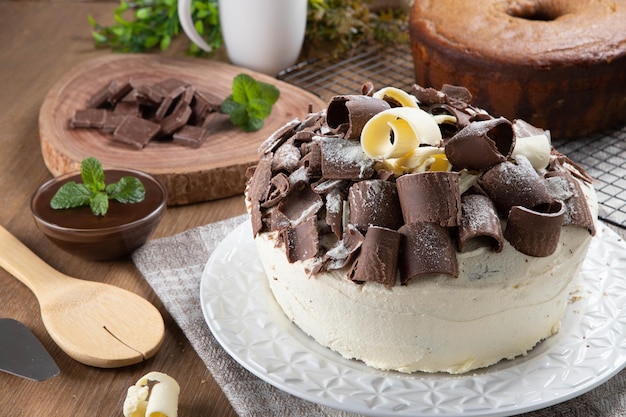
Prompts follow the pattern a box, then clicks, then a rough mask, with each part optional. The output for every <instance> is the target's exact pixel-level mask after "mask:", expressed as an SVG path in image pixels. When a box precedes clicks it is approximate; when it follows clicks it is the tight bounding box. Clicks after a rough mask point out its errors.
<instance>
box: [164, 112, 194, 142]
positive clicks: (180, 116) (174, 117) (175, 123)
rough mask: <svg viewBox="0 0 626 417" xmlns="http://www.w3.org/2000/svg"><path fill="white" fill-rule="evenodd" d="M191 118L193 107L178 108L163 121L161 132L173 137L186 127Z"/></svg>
mask: <svg viewBox="0 0 626 417" xmlns="http://www.w3.org/2000/svg"><path fill="white" fill-rule="evenodd" d="M189 117H191V107H189V106H188V105H184V106H181V107H177V108H176V109H175V110H174V111H173V112H172V114H170V115H169V116H167V117H166V118H164V119H163V120H162V121H161V131H162V132H163V134H164V135H171V134H173V133H174V132H175V131H177V130H178V129H180V128H181V127H183V126H185V124H186V123H187V121H188V120H189Z"/></svg>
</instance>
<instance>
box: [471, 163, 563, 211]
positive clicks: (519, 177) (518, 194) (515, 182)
mask: <svg viewBox="0 0 626 417" xmlns="http://www.w3.org/2000/svg"><path fill="white" fill-rule="evenodd" d="M516 160H517V163H515V162H510V161H507V162H503V163H501V164H498V165H496V166H495V167H493V168H491V169H490V170H489V171H487V172H485V173H484V174H483V175H482V176H481V177H480V178H479V180H478V184H479V185H480V187H481V188H482V189H483V190H484V191H485V193H486V194H487V196H489V198H491V200H493V202H494V203H495V205H496V208H497V209H498V213H499V214H500V215H501V216H505V217H506V216H507V215H508V213H509V210H510V209H511V207H513V206H522V207H526V208H529V209H533V208H534V207H537V206H539V205H541V204H547V203H550V202H552V200H553V198H552V197H551V196H550V194H549V193H548V190H547V189H546V186H545V184H544V182H543V179H542V178H541V177H540V176H539V174H537V172H536V171H535V170H534V168H533V167H532V165H531V164H530V162H528V159H527V158H526V157H525V156H523V155H518V156H517V157H516Z"/></svg>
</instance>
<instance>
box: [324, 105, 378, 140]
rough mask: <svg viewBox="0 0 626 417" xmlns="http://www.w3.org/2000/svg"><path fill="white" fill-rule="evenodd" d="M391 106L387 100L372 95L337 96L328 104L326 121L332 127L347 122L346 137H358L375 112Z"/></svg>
mask: <svg viewBox="0 0 626 417" xmlns="http://www.w3.org/2000/svg"><path fill="white" fill-rule="evenodd" d="M389 108H390V106H389V104H388V103H387V102H386V101H384V100H381V99H377V98H373V97H370V96H364V95H346V96H335V97H333V98H332V99H331V100H330V103H329V104H328V108H327V111H326V122H327V123H328V126H330V127H331V128H332V129H336V128H338V127H339V126H341V125H344V124H347V125H348V131H347V133H346V138H347V139H358V138H360V137H361V131H362V130H363V126H365V123H367V121H368V120H369V119H371V118H372V116H374V115H375V114H377V113H380V112H381V111H383V110H387V109H389Z"/></svg>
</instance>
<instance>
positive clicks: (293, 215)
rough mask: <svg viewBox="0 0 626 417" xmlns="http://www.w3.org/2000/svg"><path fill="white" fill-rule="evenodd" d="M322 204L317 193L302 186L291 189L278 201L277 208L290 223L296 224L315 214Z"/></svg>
mask: <svg viewBox="0 0 626 417" xmlns="http://www.w3.org/2000/svg"><path fill="white" fill-rule="evenodd" d="M323 205H324V202H323V201H322V198H321V197H320V196H319V194H317V193H315V192H313V190H311V187H304V188H302V189H299V190H292V191H291V192H290V193H289V196H288V197H287V198H286V199H284V200H283V201H281V202H280V204H279V205H278V210H280V211H282V212H283V213H284V214H285V216H287V218H288V219H289V220H290V221H291V224H292V225H297V224H299V223H301V222H302V221H304V220H305V219H308V218H309V217H311V216H313V215H315V214H316V213H317V212H318V210H319V209H320V208H322V207H323Z"/></svg>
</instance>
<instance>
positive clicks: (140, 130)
mask: <svg viewBox="0 0 626 417" xmlns="http://www.w3.org/2000/svg"><path fill="white" fill-rule="evenodd" d="M160 130H161V127H160V126H159V125H158V124H156V123H152V122H151V121H149V120H145V119H142V118H141V117H137V116H126V117H125V118H124V120H123V121H122V122H121V123H120V124H119V125H118V126H117V128H116V129H115V131H114V132H113V139H115V140H117V141H119V142H124V143H126V144H128V145H130V146H132V147H134V148H137V149H141V148H143V147H144V146H145V145H146V143H148V142H149V141H150V139H152V138H154V137H155V136H156V135H157V133H159V131H160Z"/></svg>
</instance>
